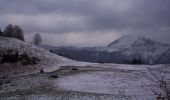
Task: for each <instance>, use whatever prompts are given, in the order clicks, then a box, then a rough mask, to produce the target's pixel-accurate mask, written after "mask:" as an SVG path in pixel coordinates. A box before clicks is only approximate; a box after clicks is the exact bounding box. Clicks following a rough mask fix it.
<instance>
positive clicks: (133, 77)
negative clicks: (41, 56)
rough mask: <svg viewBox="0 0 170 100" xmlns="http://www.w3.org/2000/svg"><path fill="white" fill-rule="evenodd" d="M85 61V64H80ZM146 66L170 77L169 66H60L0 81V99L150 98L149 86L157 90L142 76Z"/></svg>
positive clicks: (133, 99)
mask: <svg viewBox="0 0 170 100" xmlns="http://www.w3.org/2000/svg"><path fill="white" fill-rule="evenodd" d="M79 63H80V62H79ZM85 64H88V63H83V64H82V65H85ZM97 66H98V67H97ZM102 66H103V67H102ZM146 67H147V68H151V69H153V70H158V71H159V72H160V73H163V72H165V71H166V75H167V76H170V75H169V74H170V68H169V65H150V66H149V65H146V66H144V65H142V66H141V65H118V64H92V65H91V66H81V67H80V66H64V67H61V69H60V70H58V71H54V72H49V73H44V74H32V75H26V76H21V77H15V78H7V79H4V82H5V81H9V82H8V83H7V84H2V85H1V90H0V98H2V100H3V99H4V100H6V99H9V100H11V98H13V99H12V100H18V99H21V100H22V99H23V98H24V99H26V100H53V99H57V100H60V99H61V98H62V99H61V100H79V99H80V98H81V97H82V98H81V100H94V99H95V100H103V99H105V100H113V99H114V100H116V99H117V100H120V99H123V100H129V99H127V98H130V100H153V99H154V98H155V95H154V93H153V92H152V91H151V89H155V90H158V91H159V89H158V88H157V87H155V86H154V85H153V82H152V81H150V80H148V79H147V78H146V76H148V75H149V72H148V71H147V69H146ZM72 68H78V70H72ZM139 69H140V70H139ZM52 75H58V78H51V76H52ZM168 78H170V77H168Z"/></svg>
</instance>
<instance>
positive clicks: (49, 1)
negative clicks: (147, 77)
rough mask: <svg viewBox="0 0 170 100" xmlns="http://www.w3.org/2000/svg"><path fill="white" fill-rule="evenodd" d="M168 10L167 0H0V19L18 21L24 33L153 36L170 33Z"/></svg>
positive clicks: (169, 5) (169, 6)
mask: <svg viewBox="0 0 170 100" xmlns="http://www.w3.org/2000/svg"><path fill="white" fill-rule="evenodd" d="M169 10H170V1H169V0H0V16H1V18H0V22H1V27H4V26H5V25H6V24H9V23H12V24H19V25H20V26H22V27H23V28H24V30H25V31H26V32H27V33H32V32H42V33H64V34H65V33H71V32H72V33H73V32H74V33H83V34H90V33H93V32H98V34H99V35H100V34H101V35H102V34H103V33H104V32H106V31H107V32H108V33H109V32H112V31H115V32H117V33H119V34H126V33H135V34H143V33H145V34H146V33H147V34H149V35H148V36H151V35H154V36H155V38H157V37H159V36H160V34H161V33H163V34H164V35H165V36H164V37H170V31H169V28H170V11H169ZM104 34H107V33H104ZM113 36H114V35H113ZM167 41H168V40H167ZM169 42H170V41H169Z"/></svg>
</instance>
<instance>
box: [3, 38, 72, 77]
mask: <svg viewBox="0 0 170 100" xmlns="http://www.w3.org/2000/svg"><path fill="white" fill-rule="evenodd" d="M8 50H12V51H13V52H16V51H18V53H19V55H21V54H24V53H27V54H28V55H29V56H31V57H36V58H38V59H40V62H39V63H38V64H36V65H28V66H21V65H16V64H3V65H0V71H1V74H7V75H10V74H13V75H19V74H28V73H34V72H39V71H40V69H41V68H43V69H44V70H45V71H46V70H47V71H52V70H56V69H58V68H59V64H61V63H64V64H67V63H70V62H72V60H70V59H67V58H64V57H61V56H58V55H55V54H53V53H50V52H48V51H46V50H44V49H41V48H39V47H37V46H35V45H33V44H30V43H26V42H23V41H20V40H17V39H13V38H6V37H0V52H1V53H2V54H3V53H6V52H7V51H8ZM9 69H10V71H9Z"/></svg>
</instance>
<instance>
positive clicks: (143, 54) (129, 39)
mask: <svg viewBox="0 0 170 100" xmlns="http://www.w3.org/2000/svg"><path fill="white" fill-rule="evenodd" d="M107 47H108V48H106V49H105V50H107V51H108V52H115V51H121V53H122V54H123V55H124V57H125V58H126V60H128V59H130V60H131V61H132V60H133V59H134V58H136V59H141V60H142V62H143V63H146V64H152V63H169V61H170V60H169V59H170V58H169V57H168V56H167V55H169V54H168V53H169V52H170V45H169V44H163V43H160V42H157V41H153V40H151V39H149V38H146V37H142V36H137V35H134V36H133V35H128V36H123V37H121V38H119V39H117V40H115V41H113V42H112V43H110V44H109V45H108V46H107ZM165 56H166V57H165ZM163 58H164V60H163ZM165 59H166V61H165Z"/></svg>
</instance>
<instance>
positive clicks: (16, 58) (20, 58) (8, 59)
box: [1, 50, 40, 65]
mask: <svg viewBox="0 0 170 100" xmlns="http://www.w3.org/2000/svg"><path fill="white" fill-rule="evenodd" d="M39 61H40V60H39V59H38V58H36V57H29V55H28V54H27V53H26V52H25V53H23V54H21V55H19V54H18V51H15V52H13V50H8V51H7V53H6V54H3V55H2V58H1V63H2V64H3V63H18V62H20V63H21V64H22V65H29V64H31V65H33V64H37V63H38V62H39Z"/></svg>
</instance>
